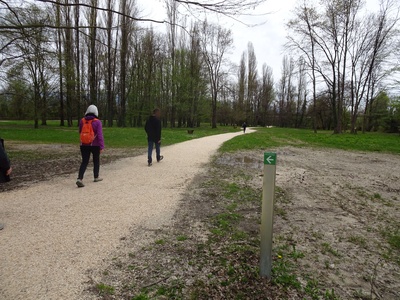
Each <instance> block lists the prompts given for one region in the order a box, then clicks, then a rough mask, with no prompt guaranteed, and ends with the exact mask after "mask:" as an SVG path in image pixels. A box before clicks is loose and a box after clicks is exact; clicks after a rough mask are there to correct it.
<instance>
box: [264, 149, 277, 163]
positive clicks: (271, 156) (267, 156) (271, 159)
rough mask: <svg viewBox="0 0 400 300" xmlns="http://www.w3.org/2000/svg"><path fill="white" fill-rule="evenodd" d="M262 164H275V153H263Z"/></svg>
mask: <svg viewBox="0 0 400 300" xmlns="http://www.w3.org/2000/svg"><path fill="white" fill-rule="evenodd" d="M264 165H276V153H268V152H266V153H264Z"/></svg>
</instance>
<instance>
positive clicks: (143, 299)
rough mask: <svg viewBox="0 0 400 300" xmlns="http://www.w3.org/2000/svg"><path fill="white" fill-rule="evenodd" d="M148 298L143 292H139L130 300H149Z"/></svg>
mask: <svg viewBox="0 0 400 300" xmlns="http://www.w3.org/2000/svg"><path fill="white" fill-rule="evenodd" d="M149 299H150V298H149V297H148V296H147V295H145V294H140V295H137V296H135V297H133V298H132V300H149Z"/></svg>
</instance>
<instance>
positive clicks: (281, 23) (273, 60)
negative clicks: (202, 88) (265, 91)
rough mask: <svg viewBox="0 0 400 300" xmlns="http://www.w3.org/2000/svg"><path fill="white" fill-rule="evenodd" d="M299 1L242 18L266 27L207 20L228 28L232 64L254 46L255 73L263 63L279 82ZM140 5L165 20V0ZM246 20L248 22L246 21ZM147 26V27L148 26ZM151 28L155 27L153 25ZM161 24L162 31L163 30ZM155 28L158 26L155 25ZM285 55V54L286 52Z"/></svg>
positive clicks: (280, 1)
mask: <svg viewBox="0 0 400 300" xmlns="http://www.w3.org/2000/svg"><path fill="white" fill-rule="evenodd" d="M297 1H298V0H268V1H267V2H266V3H264V4H263V5H262V6H259V7H258V8H257V10H255V11H253V12H252V13H254V14H257V13H261V12H262V13H265V12H268V13H269V14H267V15H265V16H262V17H251V18H249V17H243V18H242V20H243V21H244V22H245V23H252V24H260V23H263V22H265V24H263V25H260V26H257V27H247V26H245V25H243V24H241V23H239V22H235V21H233V20H232V19H228V18H226V17H216V16H215V15H209V16H208V20H210V21H215V22H218V23H219V24H221V25H222V26H224V27H226V28H230V29H231V30H232V33H233V38H234V47H235V48H234V50H233V51H232V54H231V57H230V59H231V61H232V62H233V63H235V64H239V62H240V59H241V55H242V53H243V51H246V50H247V44H248V42H252V43H253V45H254V49H255V53H256V57H257V62H258V65H259V68H258V72H259V74H261V67H262V65H263V64H264V63H266V64H267V65H269V66H270V67H272V69H273V71H274V79H275V81H278V79H279V78H280V75H281V66H282V59H283V56H284V54H285V53H284V47H283V46H284V44H285V42H286V35H287V33H286V28H285V24H286V23H287V22H288V21H289V20H290V18H291V17H292V15H293V14H292V13H291V11H292V10H293V9H294V7H295V5H296V3H297ZM378 1H379V0H366V2H367V7H368V9H369V10H370V11H371V10H373V9H376V8H377V7H378V6H377V3H378ZM137 3H138V4H139V6H140V7H141V8H142V9H143V11H142V15H143V16H146V17H149V18H154V19H157V20H163V19H165V11H166V10H165V4H164V0H137ZM246 18H247V20H249V21H247V22H246V21H245V20H246ZM144 26H146V24H144ZM148 26H150V25H148ZM153 26H154V25H153ZM165 26H166V25H162V27H161V28H165ZM154 28H157V26H154ZM286 54H288V53H286Z"/></svg>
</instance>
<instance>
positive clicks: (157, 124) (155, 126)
mask: <svg viewBox="0 0 400 300" xmlns="http://www.w3.org/2000/svg"><path fill="white" fill-rule="evenodd" d="M144 129H145V130H146V133H147V138H148V139H149V140H150V141H153V142H154V143H158V142H159V141H160V140H161V121H160V119H158V118H157V117H156V116H150V117H149V118H148V120H147V121H146V125H145V127H144Z"/></svg>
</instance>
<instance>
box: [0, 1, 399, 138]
mask: <svg viewBox="0 0 400 300" xmlns="http://www.w3.org/2000/svg"><path fill="white" fill-rule="evenodd" d="M262 2H263V1H236V0H235V1H233V2H232V0H230V1H221V3H224V4H225V5H226V6H225V7H224V6H222V5H217V6H214V7H212V6H210V5H212V4H210V3H212V2H210V3H209V2H207V1H199V2H190V3H188V2H187V1H178V0H165V7H166V16H167V17H166V20H164V21H162V23H164V24H165V26H166V29H167V30H166V31H165V32H159V31H157V30H155V29H154V28H153V25H152V24H155V23H157V22H158V21H157V20H147V21H149V22H150V23H149V24H150V25H148V26H147V27H145V26H143V25H142V24H143V22H140V21H143V20H144V19H143V18H141V17H140V9H139V6H138V4H137V3H136V2H135V1H134V0H121V1H116V0H107V1H105V0H86V1H82V0H79V1H78V0H58V1H50V0H38V1H33V2H25V3H24V4H22V2H21V3H18V5H17V4H16V3H17V2H15V3H14V2H5V1H2V0H0V5H1V6H3V7H2V8H3V9H2V10H0V31H1V35H0V66H1V67H2V70H1V71H0V79H1V85H0V117H2V118H15V119H33V120H34V123H35V127H38V126H39V124H41V125H46V122H47V120H49V119H59V120H60V125H62V126H74V125H76V124H77V122H76V121H77V120H79V119H80V118H81V116H82V115H83V113H84V111H85V109H86V107H87V106H88V105H89V104H96V105H97V106H98V107H99V111H100V112H101V118H102V119H103V121H104V124H105V125H106V126H110V127H111V126H115V125H116V126H120V127H126V126H132V127H133V126H143V124H144V121H145V118H146V117H147V116H148V114H149V113H150V111H151V110H152V109H153V108H154V107H159V108H161V110H162V111H163V116H164V117H163V122H164V124H163V125H164V126H171V127H175V126H178V127H196V126H199V125H200V123H202V122H209V123H210V124H211V125H212V127H216V126H217V125H218V124H221V125H240V124H241V123H242V122H244V121H246V122H247V123H248V124H250V125H253V126H267V125H272V126H282V127H285V126H286V127H297V128H302V127H312V128H314V129H315V130H317V129H332V130H334V131H335V132H337V133H339V132H342V131H343V130H345V129H349V130H351V131H353V132H355V131H356V129H357V128H358V126H361V127H362V129H364V130H376V129H381V128H382V127H385V128H384V129H387V127H388V124H389V123H390V122H391V123H390V124H391V125H390V126H391V127H392V129H393V128H394V130H396V128H398V125H400V120H399V119H398V117H397V115H398V111H399V107H398V100H397V102H396V98H395V97H392V96H390V97H389V96H388V94H387V93H385V92H384V91H385V86H384V84H383V83H384V82H387V81H385V80H386V79H387V78H389V77H390V76H391V75H393V73H394V72H395V71H396V70H395V66H396V64H395V63H393V61H395V60H393V57H392V55H393V54H394V53H395V51H394V49H395V47H393V41H395V40H396V38H398V37H399V36H398V32H397V27H396V25H397V18H396V17H391V16H393V14H390V13H392V12H393V4H391V3H390V1H386V2H387V3H383V4H382V6H381V11H379V12H377V13H373V14H371V15H369V16H368V17H365V15H363V14H361V12H362V10H361V8H362V6H361V1H352V0H345V1H334V0H324V1H323V3H324V6H323V8H322V9H321V8H320V7H319V9H317V8H316V7H313V6H312V5H311V4H312V1H303V2H302V4H301V5H299V6H298V7H297V8H296V9H295V15H294V18H293V20H291V21H290V22H289V23H288V32H289V42H288V44H287V45H286V48H287V49H289V50H290V55H287V56H285V57H284V59H283V63H282V70H281V78H280V79H279V80H278V81H277V82H275V81H274V78H273V70H272V69H271V68H270V67H269V66H267V65H266V64H264V65H263V66H262V68H261V72H259V70H258V62H257V58H256V55H255V50H254V47H253V45H252V43H251V42H249V44H248V45H247V50H246V51H244V52H243V54H242V57H241V58H240V61H239V62H238V63H235V62H231V61H229V59H228V56H229V53H230V51H231V50H232V47H233V38H232V32H231V31H230V30H229V29H226V28H223V27H222V26H220V25H219V24H215V23H211V22H209V21H207V20H203V21H200V20H195V21H193V20H190V19H189V20H188V19H187V18H185V17H184V16H183V15H182V14H181V13H180V8H181V7H182V6H190V5H191V7H190V8H191V9H192V8H193V6H196V8H199V9H203V10H204V9H205V10H210V11H214V12H215V11H217V12H218V13H222V14H227V15H229V14H232V15H235V14H238V13H239V12H240V11H241V10H243V9H245V8H249V7H251V5H259V4H260V3H262ZM339 2H340V3H339ZM12 3H14V5H12ZM232 3H233V4H234V5H231V4H232ZM391 9H392V10H391ZM371 28H374V30H371ZM388 62H392V64H391V66H390V68H389V67H388V66H387V63H388ZM388 119H390V120H391V121H388ZM360 124H361V125H360ZM390 126H389V127H390ZM396 126H397V127H396Z"/></svg>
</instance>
